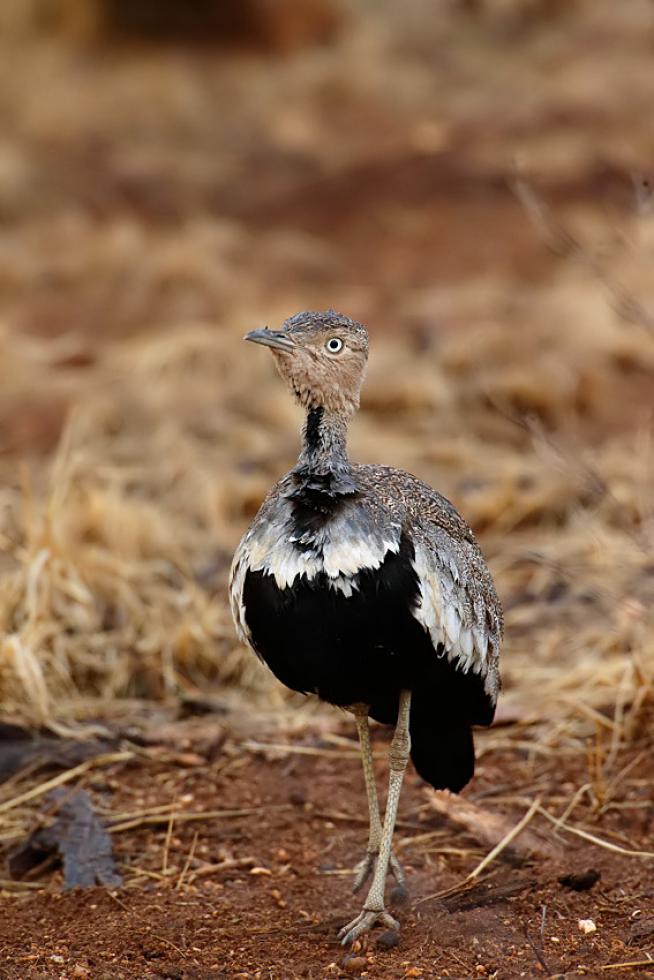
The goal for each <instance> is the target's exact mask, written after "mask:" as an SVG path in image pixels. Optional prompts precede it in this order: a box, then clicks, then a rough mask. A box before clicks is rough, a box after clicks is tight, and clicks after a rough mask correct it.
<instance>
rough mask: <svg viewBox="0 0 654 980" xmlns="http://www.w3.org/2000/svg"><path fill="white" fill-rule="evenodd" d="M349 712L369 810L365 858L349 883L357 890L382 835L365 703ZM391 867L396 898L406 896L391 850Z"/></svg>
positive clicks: (372, 862) (370, 868)
mask: <svg viewBox="0 0 654 980" xmlns="http://www.w3.org/2000/svg"><path fill="white" fill-rule="evenodd" d="M351 710H352V712H353V714H354V719H355V721H356V726H357V732H358V733H359V745H360V747H361V761H362V763H363V775H364V778H365V782H366V796H367V797H368V811H369V813H370V833H369V836H368V849H367V852H366V856H365V857H364V859H363V860H362V861H361V862H360V863H359V864H358V865H357V867H356V877H355V879H354V884H353V885H352V891H353V892H354V893H355V894H356V892H358V891H359V889H360V888H362V887H363V885H364V884H365V882H366V881H367V880H368V878H369V877H370V875H371V874H372V873H373V871H374V869H375V864H376V863H377V856H378V854H379V847H380V845H381V839H382V822H381V818H380V816H379V800H378V799H377V783H376V781H375V770H374V767H373V761H372V749H371V747H370V728H369V726H368V705H367V704H356V705H353V706H352V709H351ZM390 867H391V872H392V874H393V877H394V878H395V881H396V882H397V889H396V891H397V894H396V896H395V898H396V900H401V899H402V898H405V897H406V885H405V879H404V872H403V870H402V867H401V865H400V862H399V861H398V860H397V858H396V857H395V855H394V854H393V852H392V851H391V855H390Z"/></svg>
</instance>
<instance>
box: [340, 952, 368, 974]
mask: <svg viewBox="0 0 654 980" xmlns="http://www.w3.org/2000/svg"><path fill="white" fill-rule="evenodd" d="M367 967H368V960H367V959H366V958H365V956H346V957H345V959H344V960H343V969H344V970H346V971H347V972H348V973H357V972H359V973H360V972H361V970H365V969H367Z"/></svg>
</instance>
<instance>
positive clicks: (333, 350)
mask: <svg viewBox="0 0 654 980" xmlns="http://www.w3.org/2000/svg"><path fill="white" fill-rule="evenodd" d="M325 347H326V348H327V350H328V351H329V353H330V354H340V352H341V351H342V350H343V341H342V340H341V338H340V337H330V338H329V340H328V341H327V343H326V344H325Z"/></svg>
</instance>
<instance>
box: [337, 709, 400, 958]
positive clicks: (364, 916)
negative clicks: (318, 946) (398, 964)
mask: <svg viewBox="0 0 654 980" xmlns="http://www.w3.org/2000/svg"><path fill="white" fill-rule="evenodd" d="M410 708H411V692H410V691H402V692H401V694H400V706H399V710H398V713H397V725H396V727H395V734H394V735H393V741H392V742H391V750H390V753H389V769H390V772H389V777H388V798H387V800H386V815H385V817H384V826H383V829H382V836H381V842H380V846H379V856H378V858H377V863H376V866H375V873H374V876H373V879H372V884H371V886H370V891H369V892H368V895H367V897H366V900H365V902H364V905H363V908H362V910H361V912H360V913H359V915H357V917H356V919H353V920H352V922H350V923H348V925H346V926H344V927H343V929H341V931H340V932H339V934H338V938H339V939H340V940H341V942H342V943H343V945H344V946H345V945H347V944H348V943H351V942H354V940H355V939H357V938H358V936H360V935H361V934H362V933H364V932H367V931H368V930H369V929H371V928H372V926H373V925H374V924H375V923H376V922H381V923H383V925H385V926H387V927H388V928H390V929H399V923H398V922H396V920H395V919H394V918H393V916H392V915H389V914H388V912H387V911H386V909H385V907H384V886H385V884H386V874H387V872H388V863H389V861H390V857H391V845H392V842H393V830H394V829H395V819H396V817H397V806H398V803H399V801H400V792H401V790H402V780H403V779H404V770H405V769H406V765H407V762H408V760H409V749H410V748H411V739H410V736H409V711H410Z"/></svg>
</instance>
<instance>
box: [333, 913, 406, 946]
mask: <svg viewBox="0 0 654 980" xmlns="http://www.w3.org/2000/svg"><path fill="white" fill-rule="evenodd" d="M378 922H381V924H382V925H384V926H386V928H387V929H393V930H397V929H399V928H400V923H399V922H398V921H397V920H396V919H394V918H393V916H392V915H389V913H388V912H387V911H386V909H366V908H363V909H361V911H360V912H359V914H358V915H357V917H356V919H352V921H351V922H348V924H347V925H346V926H343V928H342V929H341V930H340V931H339V933H338V938H339V939H340V941H341V945H343V946H349V944H350V943H353V942H354V940H355V939H358V938H359V936H361V935H362V934H363V933H364V932H369V930H370V929H372V927H373V926H374V925H376V923H378Z"/></svg>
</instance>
